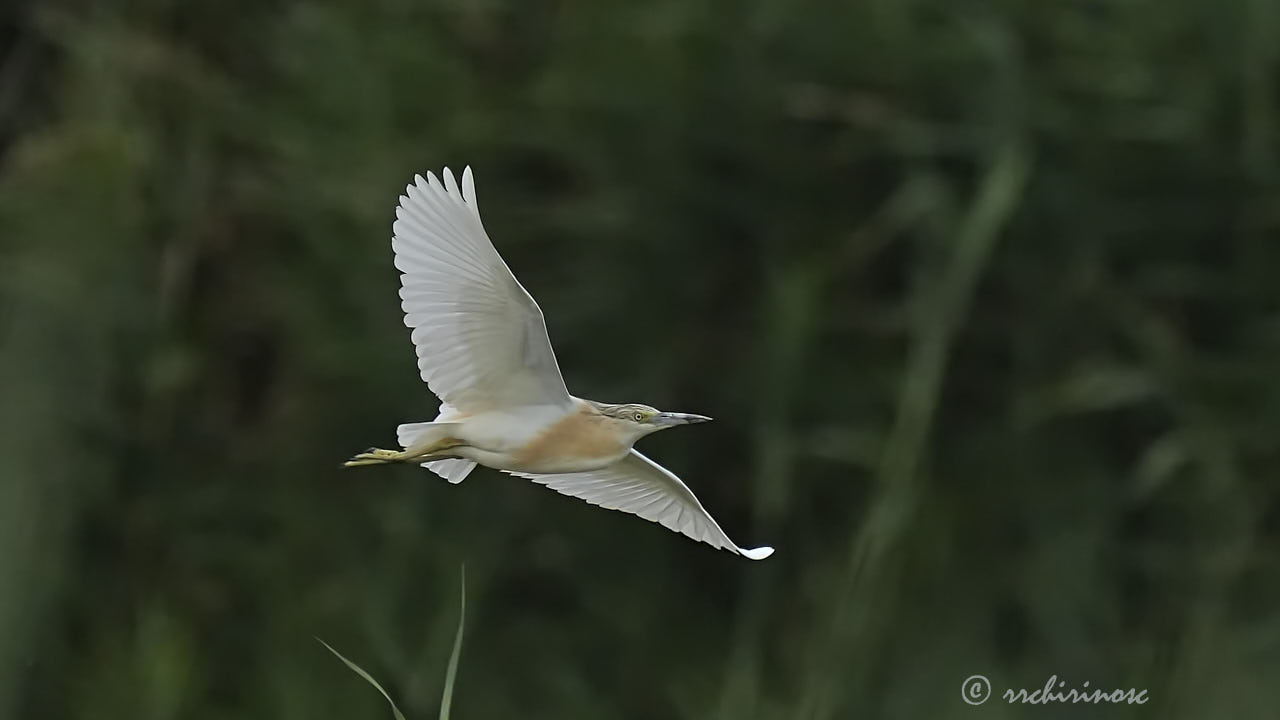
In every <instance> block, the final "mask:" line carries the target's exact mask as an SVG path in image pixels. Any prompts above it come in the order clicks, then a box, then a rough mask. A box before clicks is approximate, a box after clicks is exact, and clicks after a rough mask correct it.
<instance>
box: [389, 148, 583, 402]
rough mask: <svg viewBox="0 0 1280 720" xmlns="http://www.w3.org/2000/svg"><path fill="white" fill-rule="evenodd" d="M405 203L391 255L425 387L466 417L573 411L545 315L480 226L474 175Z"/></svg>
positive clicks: (413, 188)
mask: <svg viewBox="0 0 1280 720" xmlns="http://www.w3.org/2000/svg"><path fill="white" fill-rule="evenodd" d="M443 177H444V182H443V183H441V181H440V180H438V179H437V178H436V176H435V175H434V174H432V173H427V178H426V179H425V180H424V179H423V178H422V176H421V175H417V176H415V177H414V183H413V184H412V185H409V186H408V187H407V188H406V189H405V194H404V195H401V196H400V206H399V207H397V208H396V221H395V225H394V226H393V230H394V233H395V234H394V236H393V237H392V239H391V247H392V249H393V250H394V251H395V256H396V257H395V264H396V268H398V269H399V270H400V271H401V272H402V273H403V275H401V276H400V283H401V288H400V298H401V300H402V301H403V302H402V304H401V306H402V307H403V308H404V313H405V316H404V323H405V325H408V326H409V327H410V328H413V344H414V345H415V346H416V348H417V352H418V369H419V370H421V372H422V379H423V380H425V381H426V383H427V386H428V387H430V388H431V391H432V392H434V393H435V394H436V395H438V396H439V397H440V399H441V400H443V401H444V402H446V403H448V404H449V405H452V406H453V407H454V408H457V409H458V410H459V411H461V412H462V413H466V414H470V413H475V412H483V411H485V410H490V409H493V408H507V407H518V406H526V405H562V406H568V405H569V403H570V400H569V392H568V390H567V389H565V386H564V379H563V378H562V377H561V376H560V368H559V366H558V365H556V357H555V354H554V353H553V352H552V350H551V340H550V338H548V337H547V326H546V323H545V322H544V320H543V318H542V310H541V309H539V308H538V304H537V303H536V302H534V300H533V297H531V296H530V295H529V293H528V292H527V291H525V289H524V287H522V286H521V285H520V283H519V282H518V281H517V280H516V278H515V276H514V275H512V274H511V270H509V269H508V268H507V265H506V263H504V262H503V261H502V258H501V257H500V256H499V255H498V251H497V250H495V249H494V247H493V243H492V242H490V241H489V236H488V235H487V234H485V231H484V226H483V225H482V224H481V223H480V210H479V208H478V206H477V205H476V189H475V182H474V181H473V180H472V177H471V168H469V167H468V168H467V169H465V170H463V171H462V187H461V188H459V187H458V183H457V181H456V180H454V177H453V173H452V172H450V171H449V169H448V168H445V169H444V173H443Z"/></svg>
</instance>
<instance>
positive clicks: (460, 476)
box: [396, 421, 476, 483]
mask: <svg viewBox="0 0 1280 720" xmlns="http://www.w3.org/2000/svg"><path fill="white" fill-rule="evenodd" d="M457 427H458V423H452V422H439V421H436V422H418V423H405V424H404V425H401V426H399V427H397V428H396V439H398V440H399V441H400V446H401V447H403V448H406V449H408V448H410V447H415V446H423V445H427V444H434V443H437V442H440V441H441V440H443V439H445V438H447V437H449V435H450V433H452V432H453V431H454V430H455V429H456V428H457ZM475 466H476V464H475V463H474V462H472V461H470V460H463V459H460V458H450V459H448V460H432V461H430V462H424V463H422V467H424V468H427V469H428V470H430V471H431V472H433V473H435V474H437V475H439V476H440V477H442V478H444V479H445V480H448V481H449V482H451V483H460V482H462V481H463V480H464V479H466V477H467V475H468V474H470V472H471V471H472V470H473V469H475Z"/></svg>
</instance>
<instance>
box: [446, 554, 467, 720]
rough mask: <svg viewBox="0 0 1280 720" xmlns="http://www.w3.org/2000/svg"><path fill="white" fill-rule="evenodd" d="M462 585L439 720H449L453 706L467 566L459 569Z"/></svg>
mask: <svg viewBox="0 0 1280 720" xmlns="http://www.w3.org/2000/svg"><path fill="white" fill-rule="evenodd" d="M461 574H462V584H461V587H460V589H459V593H460V594H461V596H462V607H461V609H460V610H459V611H458V632H457V633H456V634H454V636H453V652H452V653H451V654H450V655H449V666H448V668H447V669H446V670H445V672H444V692H443V693H442V694H441V696H440V720H449V708H450V707H451V706H452V705H453V683H454V680H456V679H457V677H458V656H460V655H461V654H462V627H463V625H464V624H465V623H466V619H467V566H466V563H463V565H462V568H461Z"/></svg>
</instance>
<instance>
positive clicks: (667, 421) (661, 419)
mask: <svg viewBox="0 0 1280 720" xmlns="http://www.w3.org/2000/svg"><path fill="white" fill-rule="evenodd" d="M654 421H655V422H657V424H659V425H663V426H671V425H693V424H695V423H704V422H711V418H709V417H707V416H706V415H694V414H693V413H677V412H664V413H658V416H657V417H655V418H654Z"/></svg>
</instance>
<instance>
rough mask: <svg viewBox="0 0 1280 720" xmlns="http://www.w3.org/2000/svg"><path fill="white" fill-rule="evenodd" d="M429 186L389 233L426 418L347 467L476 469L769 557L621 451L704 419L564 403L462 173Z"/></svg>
mask: <svg viewBox="0 0 1280 720" xmlns="http://www.w3.org/2000/svg"><path fill="white" fill-rule="evenodd" d="M442 177H443V181H442V180H440V179H437V178H436V176H435V175H434V174H433V173H427V177H426V179H425V180H424V179H423V178H422V176H421V175H418V176H415V177H414V182H413V184H412V185H409V186H408V187H407V188H406V189H405V194H404V195H401V196H400V206H399V207H397V208H396V221H395V224H394V225H393V226H392V228H393V232H394V235H393V237H392V238H391V247H392V249H393V250H394V252H395V266H396V268H397V269H399V270H400V272H401V273H402V275H401V276H400V282H401V289H400V298H401V300H402V303H401V306H402V307H403V309H404V313H405V316H404V322H405V325H407V326H409V327H410V328H411V329H412V331H413V333H412V337H413V344H414V346H415V347H416V348H417V353H418V369H419V370H421V373H422V379H423V380H424V381H426V383H427V387H429V388H430V389H431V391H432V392H433V393H435V394H436V395H437V396H439V398H440V401H441V404H440V412H439V416H438V417H437V418H436V419H435V420H433V421H431V422H418V423H408V424H405V425H401V426H400V427H399V428H397V430H396V434H397V436H398V439H399V441H400V445H401V447H403V448H404V449H403V450H381V449H377V448H371V449H369V450H368V451H366V452H364V453H361V454H359V455H356V456H355V457H354V458H352V459H351V460H350V461H348V462H347V463H346V465H347V466H348V467H354V466H361V465H377V464H382V463H419V464H421V465H423V466H424V467H426V468H429V469H430V470H431V471H433V472H435V473H436V474H438V475H440V476H441V477H443V478H445V479H446V480H448V481H449V482H451V483H458V482H462V480H463V478H465V477H466V476H467V474H468V473H470V472H471V471H472V469H474V468H475V466H476V465H477V464H479V465H484V466H486V467H490V468H494V469H495V470H501V471H503V472H506V473H510V474H511V475H516V476H519V477H523V478H528V479H530V480H532V481H534V482H536V483H540V484H542V485H545V486H547V487H549V488H551V489H552V490H555V491H557V492H560V493H563V494H565V495H571V496H573V497H577V498H581V499H583V500H586V501H587V502H589V503H591V504H593V505H599V506H600V507H603V508H608V509H611V510H623V511H625V512H629V513H634V514H636V515H639V516H640V517H642V518H644V519H646V520H652V521H654V522H657V523H661V524H662V525H663V526H665V527H667V528H670V529H671V530H675V531H676V532H680V533H684V534H685V535H687V536H689V537H691V538H693V539H694V540H700V541H702V542H705V543H708V544H710V545H712V546H714V547H717V548H723V549H725V550H729V551H731V552H734V553H738V554H739V555H743V556H745V557H748V558H751V559H752V560H763V559H764V558H766V557H768V556H769V555H770V554H772V553H773V548H769V547H759V548H743V547H739V546H738V545H736V544H734V542H733V541H732V540H730V539H729V536H728V535H726V534H725V532H724V530H721V529H720V525H719V524H717V523H716V521H715V520H714V519H712V517H711V515H710V514H709V513H707V511H706V510H705V509H704V508H703V507H702V503H700V502H698V498H697V497H695V496H694V494H693V491H691V490H690V489H689V487H688V486H687V485H685V484H684V483H683V482H681V481H680V478H678V477H676V476H675V475H674V474H672V473H671V472H670V471H668V470H667V469H665V468H663V467H662V466H660V465H658V464H657V463H655V462H653V461H652V460H650V459H649V458H647V457H645V456H644V455H641V454H640V453H639V452H637V451H636V450H635V449H634V448H633V447H632V445H633V444H635V442H636V441H637V440H639V439H640V438H642V437H644V436H645V435H648V434H650V433H654V432H657V431H659V430H663V429H666V428H669V427H675V426H676V425H688V424H691V423H700V422H706V421H708V420H710V419H711V418H708V417H704V416H702V415H692V414H688V413H677V412H660V411H658V410H656V409H654V408H652V407H649V406H648V405H640V404H632V403H628V404H621V405H615V404H611V403H602V402H595V401H593V400H584V399H582V398H577V397H574V396H572V395H570V394H569V391H568V389H567V388H566V387H565V384H564V379H563V378H562V377H561V376H560V367H559V366H558V365H557V364H556V358H555V354H554V353H553V352H552V351H551V340H550V338H548V337H547V326H546V323H545V321H544V320H543V317H542V310H541V309H539V308H538V304H537V303H536V302H534V300H533V297H532V296H530V295H529V293H528V292H527V291H526V290H525V289H524V287H523V286H521V285H520V283H519V282H518V281H517V280H516V278H515V276H514V275H512V274H511V270H510V269H508V268H507V265H506V263H505V262H503V260H502V258H501V257H500V256H499V255H498V251H497V250H496V249H494V247H493V243H492V242H491V241H490V240H489V236H488V235H487V234H486V233H485V230H484V226H483V225H482V224H481V222H480V211H479V207H478V206H477V204H476V188H475V181H474V180H473V179H472V176H471V168H469V167H468V168H466V169H465V170H463V172H462V186H461V187H459V186H458V182H457V180H455V179H454V176H453V173H452V172H450V171H449V169H448V168H445V169H444V172H443V174H442Z"/></svg>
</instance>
